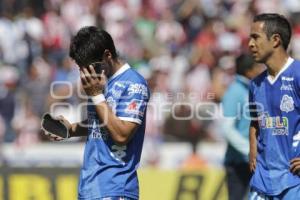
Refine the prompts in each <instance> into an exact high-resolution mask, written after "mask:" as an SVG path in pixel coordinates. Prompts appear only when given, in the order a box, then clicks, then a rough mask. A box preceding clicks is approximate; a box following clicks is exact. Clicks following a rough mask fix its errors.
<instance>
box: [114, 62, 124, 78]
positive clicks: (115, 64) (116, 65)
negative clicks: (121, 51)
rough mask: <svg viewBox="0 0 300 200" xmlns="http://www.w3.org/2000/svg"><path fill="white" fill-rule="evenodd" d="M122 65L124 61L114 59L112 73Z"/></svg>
mask: <svg viewBox="0 0 300 200" xmlns="http://www.w3.org/2000/svg"><path fill="white" fill-rule="evenodd" d="M123 65H124V63H123V62H122V61H121V60H119V59H116V60H115V61H114V62H113V67H112V75H113V74H115V73H116V72H117V71H118V70H119V69H120V68H121V67H122V66H123Z"/></svg>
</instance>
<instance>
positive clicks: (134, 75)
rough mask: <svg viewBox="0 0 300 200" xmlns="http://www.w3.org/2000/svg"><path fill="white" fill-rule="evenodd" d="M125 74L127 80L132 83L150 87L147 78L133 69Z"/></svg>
mask: <svg viewBox="0 0 300 200" xmlns="http://www.w3.org/2000/svg"><path fill="white" fill-rule="evenodd" d="M125 74H126V78H127V79H128V80H130V82H133V83H139V84H144V85H146V86H147V85H148V84H147V81H146V80H145V78H144V77H143V76H142V75H141V74H140V73H138V72H137V71H136V70H135V69H133V68H132V67H130V68H129V69H128V70H127V71H126V73H125Z"/></svg>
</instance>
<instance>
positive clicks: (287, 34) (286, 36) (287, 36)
mask: <svg viewBox="0 0 300 200" xmlns="http://www.w3.org/2000/svg"><path fill="white" fill-rule="evenodd" d="M260 21H261V22H264V31H265V33H266V35H267V37H268V39H270V38H271V36H272V35H273V34H279V35H280V38H281V41H282V45H283V47H284V49H285V50H286V49H287V48H288V46H289V43H290V40H291V34H292V30H291V25H290V23H289V21H288V20H287V19H286V18H285V17H284V16H283V15H279V14H276V13H264V14H260V15H256V16H255V17H254V19H253V22H260Z"/></svg>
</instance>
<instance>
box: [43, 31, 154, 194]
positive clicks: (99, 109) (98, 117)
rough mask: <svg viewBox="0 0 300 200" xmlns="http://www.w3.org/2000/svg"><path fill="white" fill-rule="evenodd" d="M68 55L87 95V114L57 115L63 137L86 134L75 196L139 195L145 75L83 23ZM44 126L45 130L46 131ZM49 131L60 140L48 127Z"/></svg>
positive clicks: (102, 34) (146, 92)
mask: <svg viewBox="0 0 300 200" xmlns="http://www.w3.org/2000/svg"><path fill="white" fill-rule="evenodd" d="M70 57H71V58H73V59H74V60H75V62H76V63H77V65H78V66H79V69H80V79H81V84H82V88H83V89H84V91H85V93H86V95H87V96H88V97H89V100H88V106H87V119H85V120H83V121H82V122H80V123H74V124H70V123H69V122H68V121H67V120H66V119H64V118H63V117H60V118H59V119H58V121H59V122H61V123H62V124H63V125H64V126H65V127H67V128H66V129H67V130H68V135H69V137H75V136H87V140H86V146H85V152H84V162H83V167H82V169H81V174H80V181H79V187H78V199H89V200H90V199H101V200H102V199H110V200H119V199H124V200H127V199H128V200H131V199H139V186H138V178H137V173H136V169H137V167H138V165H139V161H140V156H141V151H142V146H143V140H144V134H145V116H146V108H147V102H148V100H149V96H150V93H149V89H148V86H147V83H146V81H145V79H144V78H143V77H142V76H141V75H139V74H138V73H137V72H136V71H134V70H133V69H131V67H130V66H129V64H127V63H125V62H123V61H121V60H120V59H119V57H118V55H117V53H116V49H115V46H114V42H113V39H112V38H111V36H110V35H109V34H108V33H107V32H106V31H104V30H101V29H99V28H96V27H93V26H90V27H84V28H82V29H81V30H79V32H78V33H77V34H76V35H75V36H74V37H73V39H72V41H71V45H70ZM46 131H47V130H46ZM50 136H51V137H52V138H53V139H54V140H61V139H64V137H59V136H58V135H57V134H55V133H54V132H53V131H52V133H50Z"/></svg>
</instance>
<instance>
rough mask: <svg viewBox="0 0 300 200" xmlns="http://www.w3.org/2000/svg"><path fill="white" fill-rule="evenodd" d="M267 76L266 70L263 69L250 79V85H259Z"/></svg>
mask: <svg viewBox="0 0 300 200" xmlns="http://www.w3.org/2000/svg"><path fill="white" fill-rule="evenodd" d="M267 76H268V71H267V70H264V71H263V72H262V73H260V74H259V75H257V76H256V77H255V78H253V79H252V80H251V81H250V87H253V86H254V87H255V86H259V85H260V84H261V83H262V82H264V80H265V79H266V78H267Z"/></svg>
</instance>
